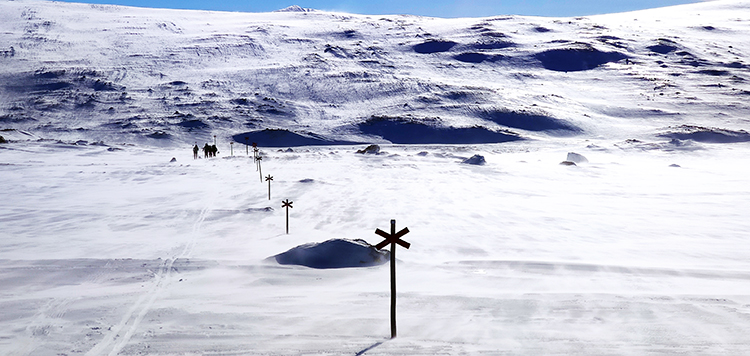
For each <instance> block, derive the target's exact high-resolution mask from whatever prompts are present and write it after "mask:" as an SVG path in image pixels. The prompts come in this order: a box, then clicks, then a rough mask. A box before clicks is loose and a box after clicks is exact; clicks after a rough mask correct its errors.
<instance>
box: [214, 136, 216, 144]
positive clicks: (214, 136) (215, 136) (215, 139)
mask: <svg viewBox="0 0 750 356" xmlns="http://www.w3.org/2000/svg"><path fill="white" fill-rule="evenodd" d="M214 146H216V135H214Z"/></svg>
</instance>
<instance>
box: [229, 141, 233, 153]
mask: <svg viewBox="0 0 750 356" xmlns="http://www.w3.org/2000/svg"><path fill="white" fill-rule="evenodd" d="M229 155H230V156H234V142H230V143H229Z"/></svg>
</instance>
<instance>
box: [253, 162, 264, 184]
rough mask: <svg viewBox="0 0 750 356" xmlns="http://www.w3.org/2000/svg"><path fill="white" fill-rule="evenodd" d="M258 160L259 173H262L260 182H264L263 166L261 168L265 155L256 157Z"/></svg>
mask: <svg viewBox="0 0 750 356" xmlns="http://www.w3.org/2000/svg"><path fill="white" fill-rule="evenodd" d="M255 160H256V161H258V173H260V182H261V183H263V168H260V161H262V160H263V157H261V156H258V158H256V159H255Z"/></svg>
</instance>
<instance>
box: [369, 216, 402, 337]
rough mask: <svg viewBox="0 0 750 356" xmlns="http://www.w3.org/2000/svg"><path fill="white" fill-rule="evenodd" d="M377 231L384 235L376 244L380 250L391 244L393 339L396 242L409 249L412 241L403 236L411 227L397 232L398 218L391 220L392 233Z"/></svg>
mask: <svg viewBox="0 0 750 356" xmlns="http://www.w3.org/2000/svg"><path fill="white" fill-rule="evenodd" d="M375 233H376V234H378V235H380V236H382V237H384V238H385V240H383V241H382V242H381V243H379V244H377V245H375V248H377V249H378V250H381V249H383V247H385V246H387V245H388V244H390V245H391V339H393V338H395V337H396V244H399V245H401V246H403V247H404V248H406V249H409V246H411V244H410V243H408V242H406V241H404V240H401V237H402V236H404V235H406V234H408V233H409V228H408V227H405V228H403V229H401V231H399V232H396V220H391V233H390V234H389V233H387V232H385V231H383V230H380V229H375Z"/></svg>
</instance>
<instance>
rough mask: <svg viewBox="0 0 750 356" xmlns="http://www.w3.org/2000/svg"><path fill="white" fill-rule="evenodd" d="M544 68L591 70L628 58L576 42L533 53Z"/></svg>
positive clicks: (561, 70) (572, 70)
mask: <svg viewBox="0 0 750 356" xmlns="http://www.w3.org/2000/svg"><path fill="white" fill-rule="evenodd" d="M534 57H535V58H536V59H538V60H539V61H540V62H541V63H542V66H544V68H546V69H549V70H554V71H560V72H576V71H583V70H591V69H594V68H597V67H599V66H601V65H602V64H605V63H609V62H617V61H620V60H623V59H626V58H628V56H626V55H625V54H622V53H620V52H604V51H600V50H597V49H595V48H593V47H591V46H589V45H588V44H583V45H581V44H576V45H574V46H572V47H567V48H557V49H550V50H547V51H544V52H540V53H537V54H536V55H534Z"/></svg>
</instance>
